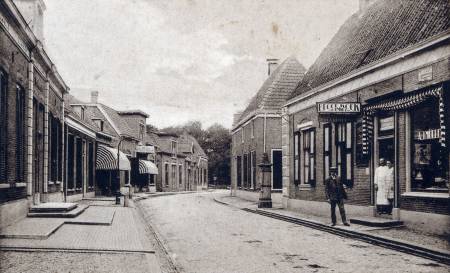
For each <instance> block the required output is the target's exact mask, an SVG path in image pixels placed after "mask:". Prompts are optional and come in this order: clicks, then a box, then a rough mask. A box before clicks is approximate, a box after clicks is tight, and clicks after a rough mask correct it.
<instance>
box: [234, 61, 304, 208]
mask: <svg viewBox="0 0 450 273" xmlns="http://www.w3.org/2000/svg"><path fill="white" fill-rule="evenodd" d="M273 64H274V62H273V61H272V62H269V73H270V71H271V69H272V65H273ZM304 72H305V68H304V67H303V66H302V65H301V64H300V63H299V62H298V61H297V60H296V59H295V58H294V57H289V58H287V59H286V60H285V61H284V62H283V63H281V64H280V65H279V66H278V67H277V68H276V69H275V70H274V71H273V72H272V73H270V74H269V77H268V78H267V79H266V81H265V82H264V84H263V85H262V86H261V88H260V89H259V91H258V92H257V93H256V95H255V96H254V97H253V98H252V100H251V101H250V103H249V104H248V106H247V107H246V109H245V110H244V111H243V112H242V113H239V114H238V115H236V116H235V121H234V124H233V127H232V148H231V149H232V150H231V153H232V155H231V187H232V192H233V194H236V195H237V196H241V197H244V198H249V199H254V200H256V199H257V198H258V192H259V189H260V186H261V181H260V179H261V172H260V169H259V168H258V167H257V164H258V163H259V162H260V161H261V158H262V156H263V153H264V152H267V153H268V155H269V158H270V161H271V162H272V163H273V167H272V178H271V181H272V190H273V191H278V192H281V189H282V171H281V168H282V162H281V160H282V153H281V109H282V105H283V104H284V103H285V102H286V99H287V98H288V97H289V96H290V95H291V93H292V92H293V91H294V89H295V87H296V86H297V84H298V82H299V81H300V80H301V79H302V77H303V75H304Z"/></svg>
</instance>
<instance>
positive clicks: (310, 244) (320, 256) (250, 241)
mask: <svg viewBox="0 0 450 273" xmlns="http://www.w3.org/2000/svg"><path fill="white" fill-rule="evenodd" d="M215 194H216V195H217V193H210V192H208V193H197V194H186V195H171V196H165V197H161V198H149V199H146V200H142V201H140V202H141V204H140V205H141V206H142V207H143V209H144V210H145V212H146V213H147V214H148V216H149V217H148V218H149V219H150V221H151V225H152V227H153V228H154V229H155V230H156V233H157V234H158V235H159V236H160V240H161V241H162V242H163V244H164V245H165V248H166V249H167V251H168V253H169V255H170V257H171V259H172V261H173V262H174V264H175V265H176V266H177V268H178V271H180V272H198V273H200V272H205V273H214V272H230V273H234V272H245V273H251V272H258V273H260V272H449V271H450V267H449V266H446V265H443V264H439V263H436V262H433V261H430V260H427V259H423V258H420V257H416V256H412V255H409V254H405V253H400V252H397V251H394V250H389V249H385V248H381V247H378V246H374V245H371V244H367V243H364V242H360V241H355V240H352V239H347V238H342V237H339V236H335V235H332V234H329V233H326V232H321V231H318V230H314V229H311V228H307V227H303V226H299V225H295V224H292V223H287V222H283V221H279V220H276V219H272V218H267V217H264V216H261V215H256V214H252V213H248V212H245V211H242V210H240V209H238V208H235V207H232V206H225V205H222V204H219V203H217V202H215V201H214V195H215Z"/></svg>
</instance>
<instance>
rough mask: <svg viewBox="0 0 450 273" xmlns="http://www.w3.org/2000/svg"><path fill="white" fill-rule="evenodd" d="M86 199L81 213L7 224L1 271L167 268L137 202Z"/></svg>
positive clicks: (1, 241) (0, 241) (1, 245)
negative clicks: (161, 264)
mask: <svg viewBox="0 0 450 273" xmlns="http://www.w3.org/2000/svg"><path fill="white" fill-rule="evenodd" d="M81 203H84V204H89V205H90V206H89V208H88V209H87V210H86V211H85V212H84V213H82V214H81V215H79V216H78V217H76V218H72V219H60V218H58V219H50V218H25V219H23V220H21V221H19V222H17V223H15V224H14V225H12V226H10V227H7V228H6V229H4V230H2V231H1V233H2V234H3V238H2V239H0V268H1V271H2V272H127V273H131V272H144V271H145V272H161V270H160V268H159V264H158V261H157V259H156V257H155V250H154V246H153V245H152V244H151V242H150V240H149V239H148V237H147V236H146V231H145V226H144V222H143V219H141V217H140V216H139V215H138V212H137V209H136V208H135V207H134V203H133V202H130V205H131V206H130V207H127V208H125V207H120V206H115V205H113V201H109V200H101V201H96V200H88V201H87V200H83V201H82V202H81ZM27 233H28V234H27ZM5 235H9V236H5ZM14 235H19V236H14ZM31 235H33V236H34V237H33V236H31ZM36 235H40V236H36ZM44 235H46V236H44ZM27 236H28V237H27Z"/></svg>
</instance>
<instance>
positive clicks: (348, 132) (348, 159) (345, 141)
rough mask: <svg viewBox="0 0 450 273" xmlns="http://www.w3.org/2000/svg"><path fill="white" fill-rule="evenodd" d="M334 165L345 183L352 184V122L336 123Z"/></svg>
mask: <svg viewBox="0 0 450 273" xmlns="http://www.w3.org/2000/svg"><path fill="white" fill-rule="evenodd" d="M336 166H337V168H338V176H340V177H341V179H342V181H343V182H344V184H345V185H347V186H349V187H352V186H353V124H352V123H351V122H345V123H337V124H336Z"/></svg>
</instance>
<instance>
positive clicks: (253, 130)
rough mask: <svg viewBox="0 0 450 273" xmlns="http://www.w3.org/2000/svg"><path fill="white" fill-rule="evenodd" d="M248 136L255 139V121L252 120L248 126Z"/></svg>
mask: <svg viewBox="0 0 450 273" xmlns="http://www.w3.org/2000/svg"><path fill="white" fill-rule="evenodd" d="M250 135H251V138H255V120H252V122H251V124H250Z"/></svg>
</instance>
